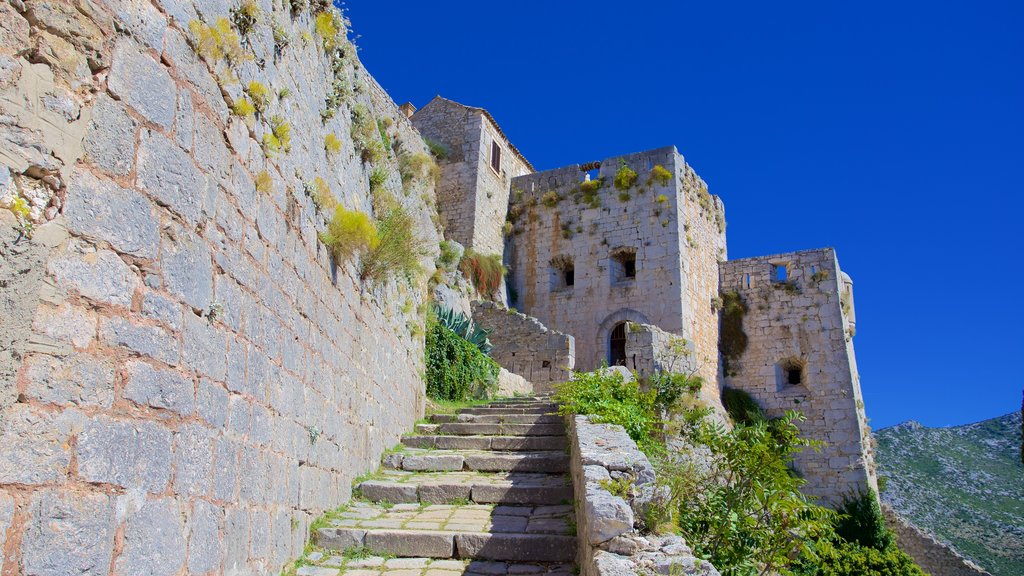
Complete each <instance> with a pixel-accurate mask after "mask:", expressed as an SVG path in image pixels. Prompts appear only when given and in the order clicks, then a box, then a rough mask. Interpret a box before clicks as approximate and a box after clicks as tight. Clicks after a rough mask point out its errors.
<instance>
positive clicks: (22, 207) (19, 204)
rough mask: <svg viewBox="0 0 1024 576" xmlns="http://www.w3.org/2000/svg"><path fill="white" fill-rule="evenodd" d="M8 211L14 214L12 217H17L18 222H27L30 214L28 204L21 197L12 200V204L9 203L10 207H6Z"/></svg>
mask: <svg viewBox="0 0 1024 576" xmlns="http://www.w3.org/2000/svg"><path fill="white" fill-rule="evenodd" d="M8 210H10V211H11V213H12V214H14V216H15V217H17V218H18V219H19V220H28V218H29V216H30V215H31V213H32V211H31V209H30V208H29V206H28V202H27V201H25V199H24V198H22V197H21V196H18V197H17V198H15V199H14V202H11V205H10V207H8Z"/></svg>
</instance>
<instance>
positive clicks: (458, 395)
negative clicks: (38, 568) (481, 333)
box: [426, 321, 500, 401]
mask: <svg viewBox="0 0 1024 576" xmlns="http://www.w3.org/2000/svg"><path fill="white" fill-rule="evenodd" d="M429 324H430V325H429V326H428V328H427V338H426V384H427V396H429V397H430V398H433V399H435V400H447V401H461V400H466V399H470V398H483V397H486V396H487V395H488V394H489V393H490V392H491V390H493V388H494V387H495V385H496V384H497V381H498V372H499V371H500V367H499V366H498V363H497V362H495V361H494V360H492V359H490V358H488V357H487V355H485V354H484V353H483V352H481V351H480V349H479V348H477V347H476V346H474V345H473V344H471V343H469V342H467V341H466V340H464V339H463V338H460V337H459V335H458V334H456V333H455V332H453V331H452V330H451V329H449V328H447V327H445V326H444V325H442V324H440V323H438V322H436V321H431V322H430V323H429Z"/></svg>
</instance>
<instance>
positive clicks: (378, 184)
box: [370, 167, 388, 194]
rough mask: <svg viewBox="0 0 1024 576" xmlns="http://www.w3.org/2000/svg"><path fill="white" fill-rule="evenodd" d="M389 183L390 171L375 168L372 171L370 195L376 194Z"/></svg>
mask: <svg viewBox="0 0 1024 576" xmlns="http://www.w3.org/2000/svg"><path fill="white" fill-rule="evenodd" d="M387 181H388V171H387V170H386V169H384V168H379V167H378V168H374V169H373V170H371V171H370V193H371V194H376V193H377V191H378V190H380V189H381V188H382V187H383V186H384V183H385V182H387Z"/></svg>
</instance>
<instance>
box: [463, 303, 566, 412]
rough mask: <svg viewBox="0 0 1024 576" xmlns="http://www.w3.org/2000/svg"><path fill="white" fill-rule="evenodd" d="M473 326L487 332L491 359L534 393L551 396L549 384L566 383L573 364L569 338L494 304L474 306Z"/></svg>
mask: <svg viewBox="0 0 1024 576" xmlns="http://www.w3.org/2000/svg"><path fill="white" fill-rule="evenodd" d="M473 322H474V323H476V324H477V325H479V326H481V327H482V328H484V329H485V330H488V331H489V332H490V335H489V336H488V338H489V339H490V341H491V343H492V344H493V345H494V349H493V350H491V353H490V356H491V358H494V360H495V361H497V362H498V364H501V366H503V367H504V368H506V369H508V370H509V371H510V372H513V373H515V374H519V375H520V376H522V377H523V378H526V379H527V380H528V381H530V382H531V383H532V384H533V389H534V390H535V391H537V392H550V391H551V389H552V386H551V384H553V383H557V382H565V381H566V380H568V379H569V371H570V370H572V368H573V366H574V365H575V362H576V352H575V341H574V339H573V337H572V336H569V335H567V334H562V333H561V332H556V331H555V330H550V329H548V328H547V327H545V326H544V325H543V324H541V323H540V322H538V321H537V319H536V318H531V317H529V316H527V315H525V314H520V313H519V312H515V311H513V310H509V309H507V308H503V307H501V306H500V305H498V304H495V303H494V302H484V301H476V302H473Z"/></svg>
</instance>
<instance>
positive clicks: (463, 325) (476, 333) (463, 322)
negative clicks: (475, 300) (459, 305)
mask: <svg viewBox="0 0 1024 576" xmlns="http://www.w3.org/2000/svg"><path fill="white" fill-rule="evenodd" d="M432 309H433V313H434V317H435V318H436V319H437V321H438V322H439V323H441V324H443V325H444V326H445V327H446V328H448V329H449V330H451V331H452V332H455V333H456V334H458V335H459V337H460V338H462V339H464V340H466V341H467V342H469V343H470V344H472V345H474V346H476V347H477V348H479V349H480V351H481V352H483V353H484V354H490V353H491V350H492V349H493V348H494V345H493V344H491V341H490V339H488V338H487V337H488V336H489V335H490V332H489V331H487V330H485V329H483V328H482V327H480V326H477V325H476V324H474V323H473V321H472V320H471V319H469V318H468V317H466V315H465V314H463V313H462V312H456V311H454V310H452V309H451V308H448V307H447V306H440V305H437V304H434V305H433V306H432Z"/></svg>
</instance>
